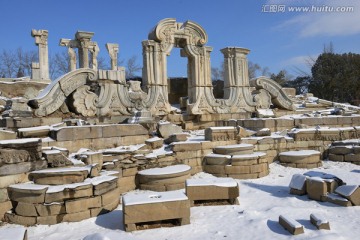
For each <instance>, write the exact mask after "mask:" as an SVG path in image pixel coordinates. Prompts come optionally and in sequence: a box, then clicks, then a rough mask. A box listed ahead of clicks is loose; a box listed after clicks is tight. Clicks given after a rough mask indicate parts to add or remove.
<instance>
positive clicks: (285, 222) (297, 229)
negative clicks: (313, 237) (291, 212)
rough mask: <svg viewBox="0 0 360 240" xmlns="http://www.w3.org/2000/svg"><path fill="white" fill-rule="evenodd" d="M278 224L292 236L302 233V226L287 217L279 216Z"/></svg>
mask: <svg viewBox="0 0 360 240" xmlns="http://www.w3.org/2000/svg"><path fill="white" fill-rule="evenodd" d="M279 224H280V225H281V226H283V227H284V228H285V229H286V230H287V231H288V232H289V233H291V234H292V235H298V234H302V233H304V227H303V225H301V224H300V223H298V222H297V221H295V220H293V219H291V218H289V217H284V216H283V215H280V216H279Z"/></svg>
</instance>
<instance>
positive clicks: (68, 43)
mask: <svg viewBox="0 0 360 240" xmlns="http://www.w3.org/2000/svg"><path fill="white" fill-rule="evenodd" d="M76 43H77V42H76V41H74V40H70V39H65V38H62V39H60V43H59V45H60V46H64V47H67V50H68V54H69V63H68V64H69V69H68V70H69V71H74V70H76V52H75V50H74V47H76V45H77V44H76Z"/></svg>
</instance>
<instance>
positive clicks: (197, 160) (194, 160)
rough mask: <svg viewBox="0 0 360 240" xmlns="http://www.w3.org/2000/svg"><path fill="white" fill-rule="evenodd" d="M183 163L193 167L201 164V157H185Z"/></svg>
mask: <svg viewBox="0 0 360 240" xmlns="http://www.w3.org/2000/svg"><path fill="white" fill-rule="evenodd" d="M181 163H182V164H185V165H188V166H190V167H191V168H193V167H197V166H201V158H190V159H183V160H182V161H181Z"/></svg>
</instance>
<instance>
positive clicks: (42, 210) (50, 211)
mask: <svg viewBox="0 0 360 240" xmlns="http://www.w3.org/2000/svg"><path fill="white" fill-rule="evenodd" d="M35 208H36V211H37V213H38V215H39V216H41V217H47V216H54V215H61V214H64V213H66V209H65V205H64V204H63V203H56V202H54V203H50V204H46V203H44V204H36V205H35Z"/></svg>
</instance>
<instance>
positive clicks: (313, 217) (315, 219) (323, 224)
mask: <svg viewBox="0 0 360 240" xmlns="http://www.w3.org/2000/svg"><path fill="white" fill-rule="evenodd" d="M310 222H311V224H312V225H314V226H315V227H316V228H317V229H319V230H320V229H326V230H330V224H329V221H328V220H327V219H325V218H324V217H322V216H319V215H317V214H314V213H312V214H310Z"/></svg>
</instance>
